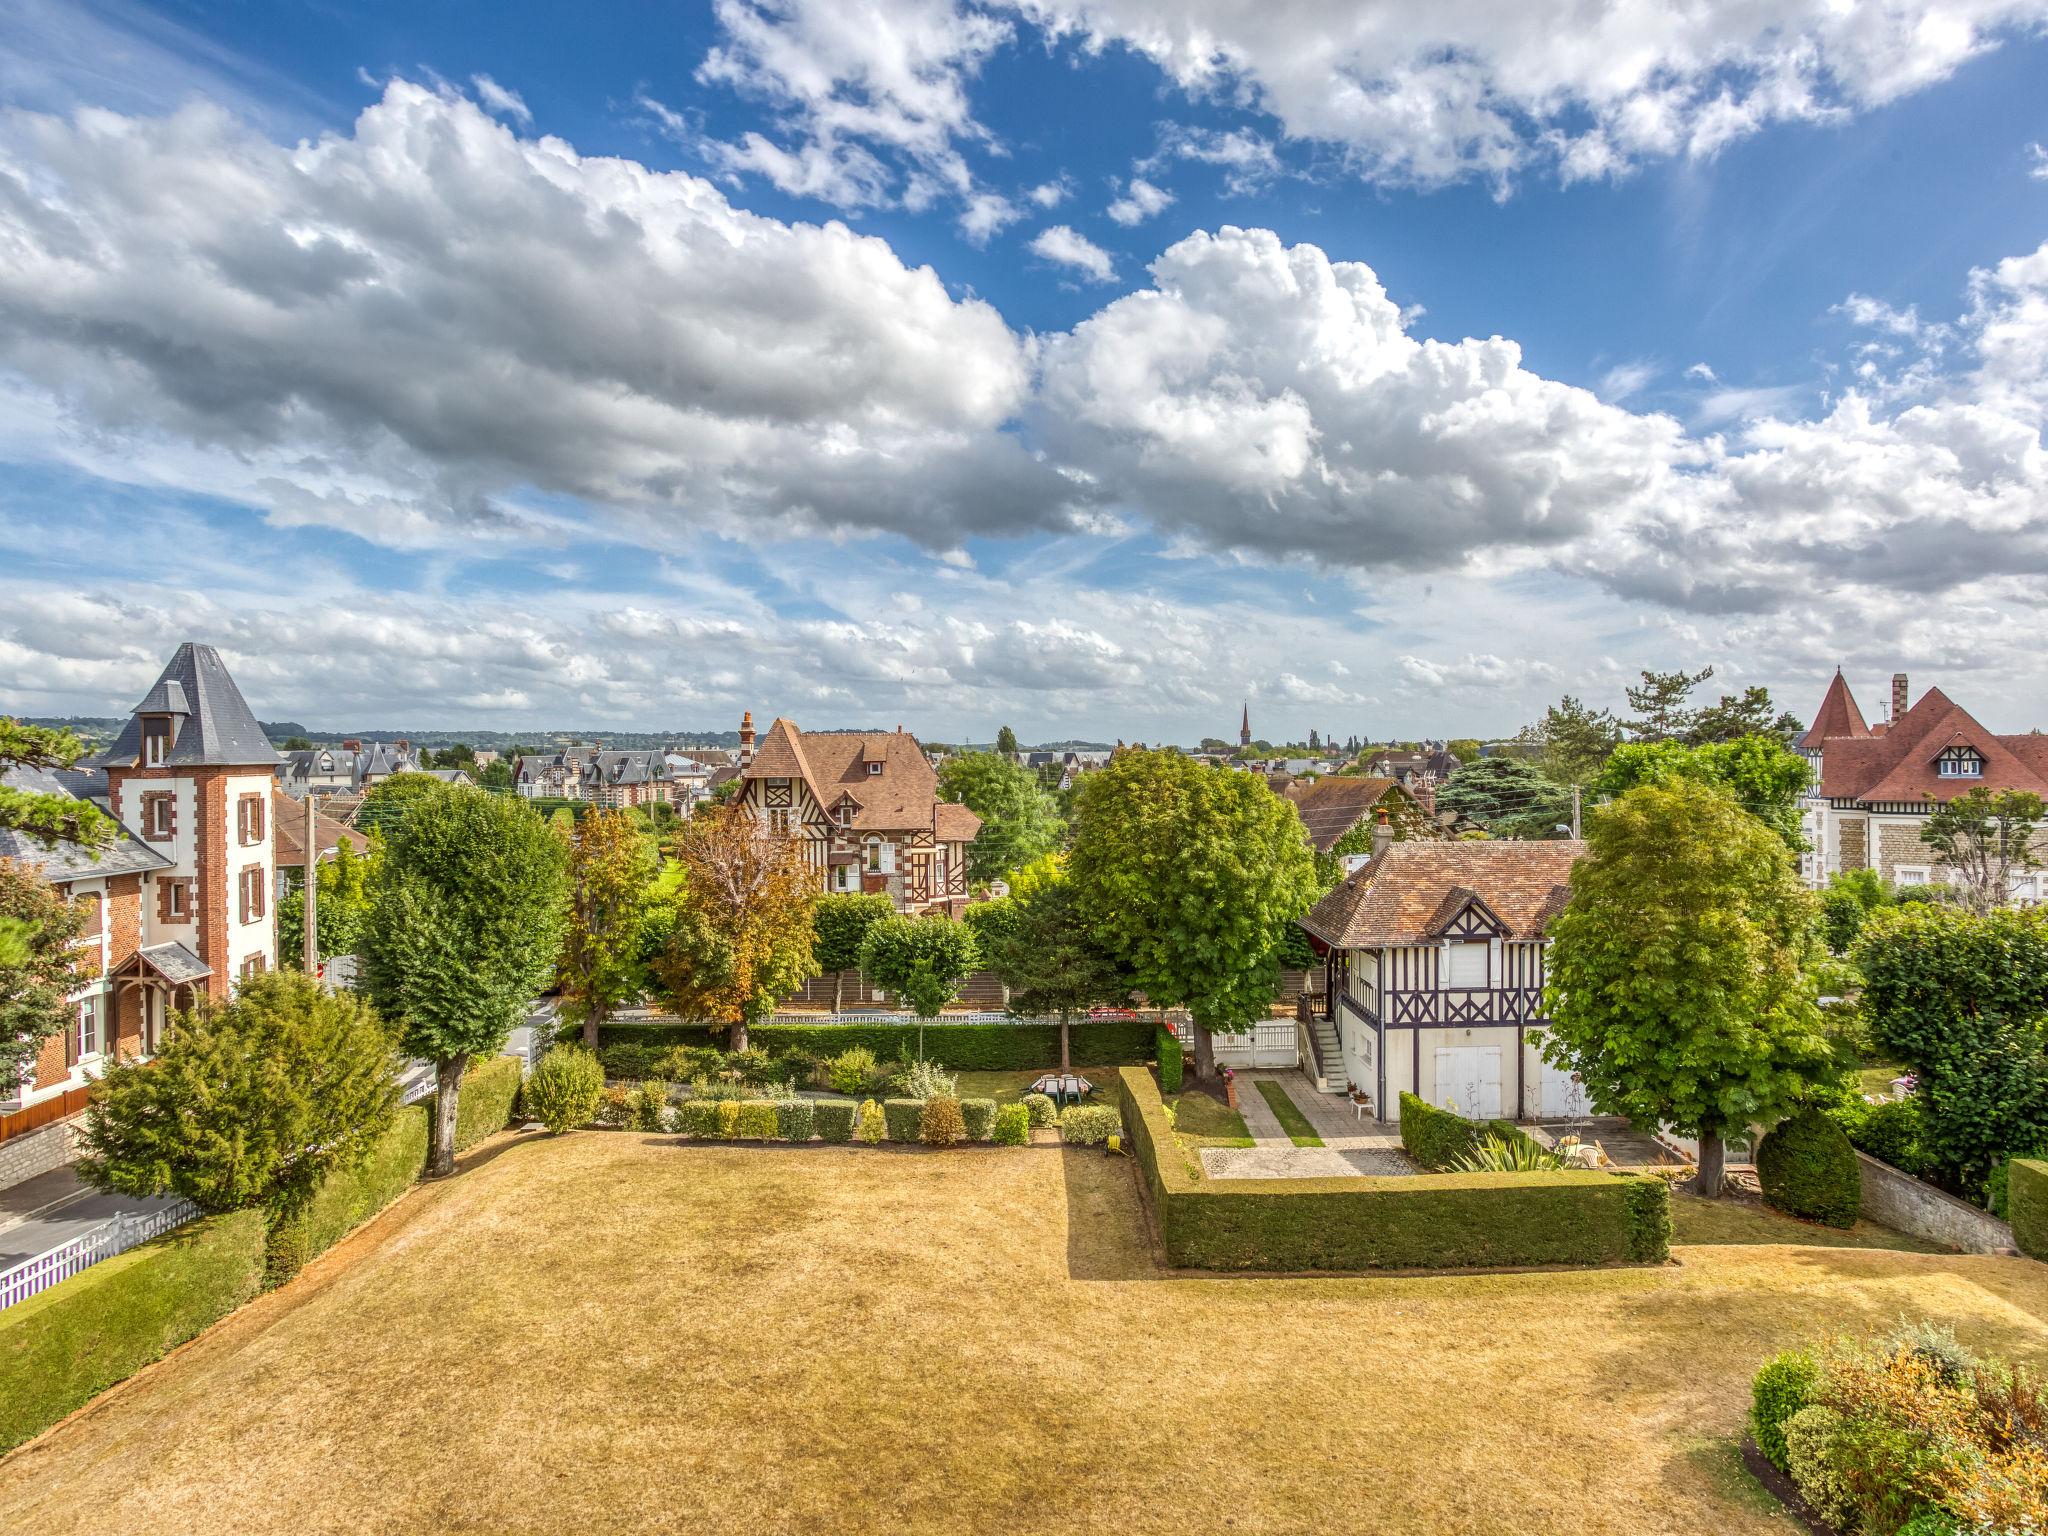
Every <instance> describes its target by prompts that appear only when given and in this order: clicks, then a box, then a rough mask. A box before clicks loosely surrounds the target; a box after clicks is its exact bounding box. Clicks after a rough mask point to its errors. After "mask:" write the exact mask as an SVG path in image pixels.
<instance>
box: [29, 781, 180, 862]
mask: <svg viewBox="0 0 2048 1536" xmlns="http://www.w3.org/2000/svg"><path fill="white" fill-rule="evenodd" d="M95 781H97V784H98V786H99V789H100V791H101V792H102V794H103V793H104V791H105V788H106V776H105V775H104V774H100V775H94V774H90V773H81V772H78V771H77V770H67V769H62V768H58V769H49V768H25V767H14V768H9V769H8V770H7V771H6V772H5V773H0V784H5V785H6V786H7V787H8V788H9V789H20V790H27V791H29V792H30V793H32V794H40V795H63V796H65V797H66V798H68V799H72V800H93V799H96V798H98V797H97V796H95V795H94V794H92V793H91V792H90V791H91V789H92V787H93V785H94V783H95ZM101 808H102V809H104V808H105V807H104V806H102V807H101ZM95 854H97V857H95ZM0 859H13V860H15V861H16V862H17V863H20V864H26V865H27V866H28V867H29V868H31V869H33V870H35V871H36V872H37V873H38V874H40V875H41V876H42V877H43V878H44V879H45V880H48V881H49V882H51V883H52V884H53V885H61V884H63V883H65V882H66V881H71V880H92V879H96V878H98V877H99V876H102V875H132V874H137V873H140V872H141V871H143V870H149V869H169V868H170V867H171V861H170V860H169V859H167V858H165V857H164V856H163V855H162V854H160V853H158V852H157V851H156V850H155V849H154V848H152V847H150V846H149V844H147V843H145V842H142V841H140V840H139V839H137V838H136V837H135V836H134V835H133V834H132V833H130V832H129V831H128V830H127V829H126V828H125V827H123V828H118V829H117V830H116V831H115V833H114V840H113V842H112V843H110V844H108V845H107V846H106V847H104V848H99V849H90V848H87V847H85V846H83V845H82V844H79V843H71V842H60V843H56V844H54V845H52V846H49V847H45V846H44V845H43V844H42V843H40V842H38V841H37V840H36V839H35V838H33V837H31V836H29V835H28V833H26V832H23V831H21V830H20V829H18V828H15V827H0Z"/></svg>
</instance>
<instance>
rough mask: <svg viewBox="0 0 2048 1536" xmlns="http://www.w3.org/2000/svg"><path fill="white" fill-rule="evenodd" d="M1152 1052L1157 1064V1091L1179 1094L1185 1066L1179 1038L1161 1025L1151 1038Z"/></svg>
mask: <svg viewBox="0 0 2048 1536" xmlns="http://www.w3.org/2000/svg"><path fill="white" fill-rule="evenodd" d="M1152 1050H1153V1053H1154V1055H1155V1056H1156V1057H1157V1059H1158V1062H1159V1091H1160V1092H1161V1093H1167V1094H1173V1093H1179V1092H1180V1088H1181V1078H1182V1075H1183V1073H1184V1072H1185V1070H1186V1066H1187V1062H1186V1057H1185V1053H1184V1052H1183V1051H1182V1049H1181V1043H1180V1036H1179V1035H1176V1034H1175V1033H1174V1032H1173V1031H1172V1030H1170V1029H1167V1028H1166V1027H1165V1026H1164V1025H1162V1026H1160V1029H1159V1031H1158V1033H1157V1034H1155V1035H1154V1036H1153V1037H1152Z"/></svg>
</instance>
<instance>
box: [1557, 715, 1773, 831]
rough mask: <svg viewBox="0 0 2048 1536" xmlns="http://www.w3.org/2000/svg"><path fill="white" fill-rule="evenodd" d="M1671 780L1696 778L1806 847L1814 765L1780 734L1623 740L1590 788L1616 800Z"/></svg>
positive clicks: (1598, 793)
mask: <svg viewBox="0 0 2048 1536" xmlns="http://www.w3.org/2000/svg"><path fill="white" fill-rule="evenodd" d="M1673 779H1693V780H1696V781H1698V782H1699V783H1702V784H1710V785H1713V786H1714V787H1716V788H1718V789H1721V790H1725V791H1726V792H1727V794H1728V795H1729V797H1730V798H1731V799H1733V800H1734V801H1735V803H1736V804H1738V805H1740V806H1741V807H1742V808H1743V809H1744V810H1745V811H1748V812H1749V813H1750V815H1752V816H1754V817H1756V818H1757V820H1759V821H1761V822H1763V823H1764V825H1766V826H1768V827H1769V828H1770V829H1771V830H1772V831H1773V832H1775V833H1777V834H1778V836H1779V837H1780V838H1782V839H1784V842H1785V846H1786V847H1788V848H1790V849H1792V850H1793V851H1795V852H1797V851H1798V850H1800V849H1802V848H1804V847H1805V846H1806V841H1805V839H1804V838H1803V837H1802V836H1801V835H1800V830H1799V821H1800V810H1799V801H1800V797H1801V796H1803V795H1804V794H1805V793H1806V791H1807V788H1808V786H1810V785H1811V784H1812V783H1813V769H1812V768H1811V767H1810V766H1808V764H1807V761H1806V759H1805V758H1803V757H1801V756H1799V754H1798V753H1796V752H1793V751H1791V750H1790V749H1789V748H1787V747H1786V746H1785V744H1784V743H1783V742H1782V741H1780V740H1779V739H1778V738H1777V737H1775V736H1744V737H1741V738H1739V739H1738V740H1735V741H1715V742H1708V743H1706V744H1705V745H1702V746H1696V747H1689V746H1685V745H1683V744H1682V743H1680V742H1676V741H1656V742H1635V741H1632V742H1625V743H1623V744H1622V745H1621V746H1618V747H1616V748H1615V749H1614V753H1613V755H1612V756H1611V757H1609V758H1608V759H1607V766H1606V767H1604V768H1602V769H1601V770H1600V777H1599V778H1597V779H1595V780H1594V781H1593V788H1592V792H1593V795H1594V796H1595V797H1596V798H1600V799H1618V798H1619V797H1620V796H1622V795H1625V794H1627V793H1628V792H1629V791H1630V790H1631V789H1634V788H1635V787H1636V786H1637V785H1638V784H1667V783H1669V782H1670V781H1672V780H1673Z"/></svg>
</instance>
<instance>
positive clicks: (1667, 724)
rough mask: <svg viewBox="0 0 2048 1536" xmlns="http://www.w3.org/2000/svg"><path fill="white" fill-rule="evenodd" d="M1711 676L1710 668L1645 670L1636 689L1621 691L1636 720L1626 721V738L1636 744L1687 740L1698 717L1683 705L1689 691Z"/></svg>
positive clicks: (1690, 696)
mask: <svg viewBox="0 0 2048 1536" xmlns="http://www.w3.org/2000/svg"><path fill="white" fill-rule="evenodd" d="M1713 675H1714V669H1713V668H1712V667H1703V668H1701V669H1700V670H1699V671H1697V672H1688V671H1686V670H1685V669H1684V668H1683V667H1681V668H1679V669H1678V670H1677V671H1676V672H1651V671H1647V670H1646V671H1645V672H1644V673H1643V680H1642V683H1641V684H1640V685H1639V686H1637V687H1634V688H1630V689H1627V690H1625V691H1626V692H1627V694H1628V706H1629V708H1630V709H1633V710H1634V711H1635V712H1636V718H1635V719H1633V720H1631V721H1629V722H1628V733H1629V735H1630V736H1632V737H1634V738H1635V739H1636V740H1637V741H1689V740H1691V739H1692V732H1693V728H1694V726H1695V725H1696V724H1697V722H1698V720H1699V714H1698V712H1697V711H1696V710H1693V709H1689V708H1688V707H1687V702H1688V701H1689V700H1690V699H1691V698H1692V691H1693V689H1695V688H1697V687H1699V685H1700V684H1701V683H1704V682H1705V681H1706V680H1707V679H1708V678H1710V677H1712V676H1713Z"/></svg>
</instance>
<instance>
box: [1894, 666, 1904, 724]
mask: <svg viewBox="0 0 2048 1536" xmlns="http://www.w3.org/2000/svg"><path fill="white" fill-rule="evenodd" d="M1905 713H1906V674H1905V673H1903V672H1894V673H1893V674H1892V718H1893V719H1894V720H1897V719H1900V718H1901V717H1903V716H1904V715H1905Z"/></svg>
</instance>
